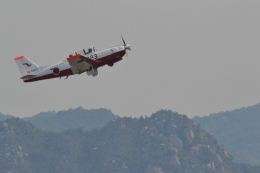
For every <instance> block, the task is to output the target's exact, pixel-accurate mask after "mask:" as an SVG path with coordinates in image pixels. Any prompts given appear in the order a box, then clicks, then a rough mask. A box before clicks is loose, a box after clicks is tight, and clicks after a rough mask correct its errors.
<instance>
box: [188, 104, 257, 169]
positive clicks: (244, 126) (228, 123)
mask: <svg viewBox="0 0 260 173" xmlns="http://www.w3.org/2000/svg"><path fill="white" fill-rule="evenodd" d="M193 120H194V121H195V122H197V123H199V124H200V125H201V127H202V128H203V129H204V130H205V131H207V132H209V133H210V134H212V135H214V137H215V138H216V139H217V140H218V142H219V143H220V144H221V145H223V146H224V147H225V148H226V149H227V151H228V152H229V153H231V155H232V156H234V160H235V161H236V162H238V163H247V164H252V165H260V133H259V132H260V125H259V124H260V104H258V105H255V106H250V107H247V108H241V109H236V110H233V111H227V112H221V113H217V114H212V115H209V116H205V117H194V118H193Z"/></svg>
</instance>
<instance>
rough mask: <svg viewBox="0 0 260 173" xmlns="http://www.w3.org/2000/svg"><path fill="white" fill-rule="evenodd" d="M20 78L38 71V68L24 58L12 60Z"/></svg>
mask: <svg viewBox="0 0 260 173" xmlns="http://www.w3.org/2000/svg"><path fill="white" fill-rule="evenodd" d="M14 60H15V62H16V64H17V66H18V68H19V70H20V72H21V74H22V76H26V75H31V74H34V73H36V72H38V71H40V67H39V66H38V65H36V64H35V63H33V62H32V61H30V60H29V59H27V58H26V57H25V56H20V57H17V58H14Z"/></svg>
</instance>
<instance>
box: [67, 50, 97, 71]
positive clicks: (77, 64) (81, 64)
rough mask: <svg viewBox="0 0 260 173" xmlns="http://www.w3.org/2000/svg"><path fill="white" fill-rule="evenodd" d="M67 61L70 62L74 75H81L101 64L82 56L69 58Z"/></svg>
mask: <svg viewBox="0 0 260 173" xmlns="http://www.w3.org/2000/svg"><path fill="white" fill-rule="evenodd" d="M67 61H68V62H69V64H70V66H71V69H72V71H73V73H74V74H80V73H82V72H84V71H86V70H87V69H89V67H91V66H92V67H94V68H95V67H97V66H98V64H99V63H100V62H99V61H95V60H92V59H90V58H88V57H85V56H82V55H81V54H78V55H75V56H72V57H69V58H67Z"/></svg>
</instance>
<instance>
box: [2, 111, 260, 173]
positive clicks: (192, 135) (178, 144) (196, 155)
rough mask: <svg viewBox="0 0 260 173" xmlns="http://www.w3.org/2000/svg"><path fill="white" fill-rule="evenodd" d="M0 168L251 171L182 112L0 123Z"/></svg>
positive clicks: (198, 172)
mask: <svg viewBox="0 0 260 173" xmlns="http://www.w3.org/2000/svg"><path fill="white" fill-rule="evenodd" d="M0 165H1V166H0V172H16V173H23V172H27V173H32V172H39V173H41V172H57V173H71V172H77V173H83V172H96V173H103V172H107V173H115V172H118V173H119V172H121V173H136V172H144V173H163V172H164V173H172V172H174V173H183V172H192V173H220V172H225V173H256V172H259V169H258V170H257V168H253V167H251V166H249V165H238V164H235V163H233V159H232V156H231V155H229V154H228V153H227V152H226V151H225V150H224V148H223V147H221V146H219V145H218V144H217V142H216V140H215V139H214V138H213V137H212V136H211V135H209V134H207V133H206V132H205V131H203V130H201V129H200V127H199V126H198V125H196V124H195V123H194V122H193V121H191V120H190V119H188V118H187V117H186V116H184V115H180V114H178V113H173V112H171V111H159V112H157V113H155V114H153V115H152V116H151V117H149V118H143V117H141V118H140V119H137V118H134V119H133V118H117V119H116V120H113V121H111V122H110V123H109V124H107V125H106V126H105V127H103V128H101V129H97V130H94V131H91V132H84V131H82V130H80V129H78V130H68V131H65V132H62V133H53V132H46V131H42V130H40V129H36V128H34V127H33V126H32V124H31V123H28V122H25V121H23V120H21V119H18V118H13V119H8V120H6V121H4V122H0Z"/></svg>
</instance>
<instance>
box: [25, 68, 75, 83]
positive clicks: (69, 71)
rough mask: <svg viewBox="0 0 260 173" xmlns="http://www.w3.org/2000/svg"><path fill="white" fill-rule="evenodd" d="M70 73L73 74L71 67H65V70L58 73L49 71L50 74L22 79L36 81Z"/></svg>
mask: <svg viewBox="0 0 260 173" xmlns="http://www.w3.org/2000/svg"><path fill="white" fill-rule="evenodd" d="M70 75H73V73H72V71H71V69H66V70H63V71H60V73H59V75H55V74H53V73H50V74H47V75H44V76H40V77H36V78H33V79H29V80H24V82H34V81H38V80H45V79H52V78H57V77H63V76H70Z"/></svg>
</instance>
